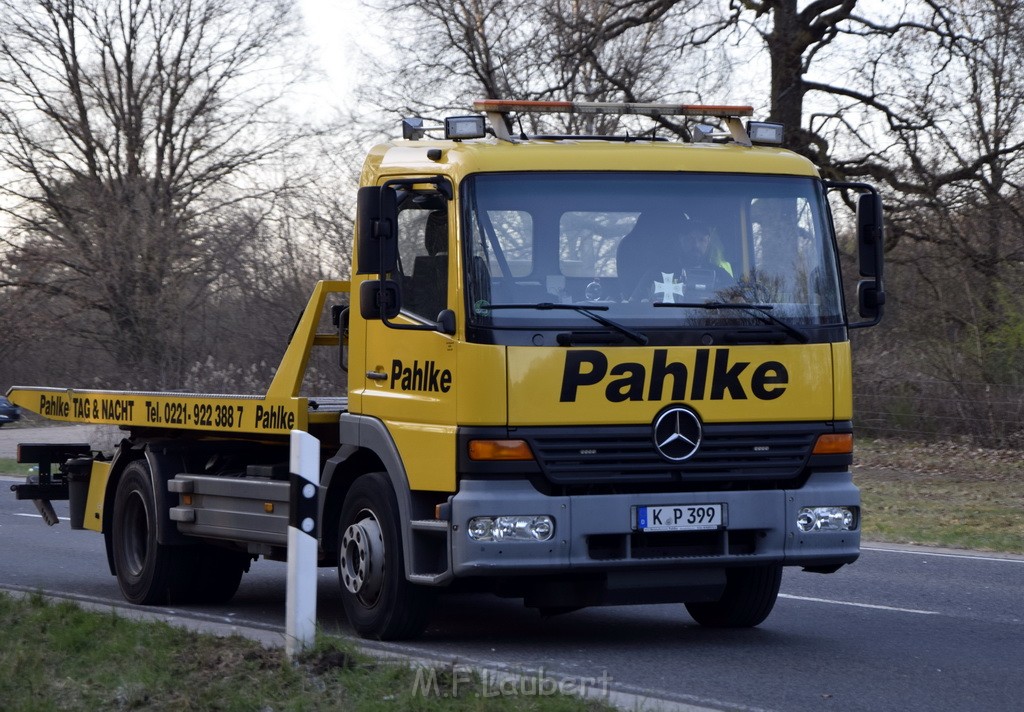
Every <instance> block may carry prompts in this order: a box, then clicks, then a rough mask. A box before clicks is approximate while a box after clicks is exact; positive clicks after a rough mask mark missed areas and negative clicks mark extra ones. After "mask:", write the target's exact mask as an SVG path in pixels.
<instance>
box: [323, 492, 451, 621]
mask: <svg viewBox="0 0 1024 712" xmlns="http://www.w3.org/2000/svg"><path fill="white" fill-rule="evenodd" d="M400 525H401V518H400V516H399V511H398V501H397V499H396V498H395V493H394V490H392V488H391V482H390V480H389V479H388V476H387V475H386V474H385V473H383V472H373V473H370V474H367V475H363V476H361V477H360V478H359V479H357V480H356V481H355V482H354V483H353V484H352V488H351V489H350V490H349V492H348V494H347V495H346V496H345V503H344V504H343V505H342V508H341V519H340V521H339V527H338V580H339V582H340V583H341V602H342V605H343V606H344V608H345V613H346V614H347V615H348V619H349V622H350V623H351V624H352V627H353V628H355V630H356V632H357V633H358V634H359V635H360V636H362V637H364V638H371V639H375V640H402V639H408V638H415V637H416V636H418V635H419V634H420V633H422V632H423V629H424V628H426V625H427V618H428V615H429V612H430V604H431V601H432V599H433V595H432V593H433V592H432V591H431V589H429V588H427V587H424V586H417V585H415V584H411V583H409V582H408V581H407V580H406V578H405V562H404V556H403V553H402V537H401V529H400Z"/></svg>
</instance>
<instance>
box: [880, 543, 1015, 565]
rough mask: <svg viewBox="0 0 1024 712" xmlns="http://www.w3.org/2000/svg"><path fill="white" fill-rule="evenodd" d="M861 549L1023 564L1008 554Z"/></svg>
mask: <svg viewBox="0 0 1024 712" xmlns="http://www.w3.org/2000/svg"><path fill="white" fill-rule="evenodd" d="M860 550H861V551H882V552H885V553H887V554H911V555H913V556H939V557H942V558H945V559H973V560H975V561H999V562H1002V563H1009V564H1024V558H1019V559H1018V558H1010V557H1009V556H1006V557H1002V556H985V555H984V554H946V553H943V552H940V551H918V550H916V549H886V548H883V547H880V546H862V547H861V548H860Z"/></svg>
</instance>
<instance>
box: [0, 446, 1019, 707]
mask: <svg viewBox="0 0 1024 712" xmlns="http://www.w3.org/2000/svg"><path fill="white" fill-rule="evenodd" d="M0 456H2V455H0ZM11 481H13V480H10V479H4V478H0V588H13V589H18V590H23V591H25V590H28V591H31V590H44V591H50V592H56V593H60V594H62V595H70V596H73V597H77V598H79V599H80V600H84V601H92V602H100V603H109V604H111V605H118V606H120V605H122V603H123V602H122V600H121V596H120V593H119V591H118V587H117V582H116V580H115V579H114V578H113V577H112V576H110V575H109V572H108V570H107V567H106V558H105V555H104V553H103V542H102V537H100V536H99V535H97V534H95V533H93V532H87V531H71V530H70V529H69V527H68V525H67V523H66V521H62V522H61V523H60V524H59V525H57V526H55V527H47V526H45V525H44V524H43V522H42V521H41V520H40V519H39V518H38V516H37V515H36V512H35V509H34V508H33V506H32V504H31V503H30V502H18V501H16V500H14V498H13V495H11V494H10V493H9V492H7V488H8V487H7V486H8V483H9V482H11ZM57 511H58V514H61V516H66V511H67V508H66V503H58V504H57ZM285 571H286V567H285V565H283V564H280V563H275V562H265V561H260V562H257V563H256V564H254V565H253V570H252V572H250V573H249V574H247V575H246V577H245V578H244V579H243V582H242V586H241V588H240V590H239V593H238V595H237V596H236V598H235V600H234V601H233V602H232V603H231V604H230V605H228V606H223V607H216V608H201V609H190V610H180V609H179V610H172V609H161V610H163V611H165V612H169V613H176V614H177V615H185V616H189V617H195V618H199V619H201V620H204V621H207V622H211V623H213V622H215V623H227V624H231V625H238V626H253V627H256V628H262V629H270V630H283V626H284V602H285ZM337 590H338V583H337V580H336V578H335V572H334V569H323V570H322V571H321V572H320V578H319V597H318V599H319V600H318V614H319V624H320V626H321V627H322V628H323V629H324V630H325V631H328V632H338V633H341V634H351V633H350V631H349V628H348V626H347V623H346V622H345V620H344V615H343V613H342V612H341V610H340V606H339V604H338V600H337ZM1022 591H1024V557H1000V556H989V555H972V554H970V553H967V552H949V551H938V550H924V549H915V548H905V547H901V548H897V547H889V546H883V545H867V546H865V550H864V553H863V555H862V557H861V559H860V561H858V562H857V563H856V564H854V565H852V566H847V567H845V568H844V569H843V570H841V571H840V572H838V573H836V574H833V575H830V576H822V575H817V574H807V573H801V572H797V571H792V570H787V573H786V576H785V577H784V579H783V593H782V596H781V597H780V599H779V602H778V604H777V606H776V608H775V611H774V612H773V613H772V615H771V616H770V617H769V618H768V620H767V621H766V622H765V623H764V624H762V625H761V626H760V627H758V628H756V629H752V630H740V631H714V630H706V629H703V628H700V627H698V626H697V625H696V624H695V623H693V621H692V620H691V619H690V618H689V617H688V616H687V615H686V613H685V611H684V610H683V608H682V607H681V606H675V605H662V606H630V607H619V608H601V609H589V610H585V611H578V612H575V613H570V614H566V615H563V616H558V617H554V618H548V619H542V618H541V617H540V616H539V615H538V614H537V613H536V612H535V611H532V610H528V609H524V608H522V607H521V606H520V605H519V603H518V602H517V601H510V600H501V599H497V598H494V597H490V596H484V595H460V596H457V597H455V596H452V597H448V598H443V599H441V602H440V603H439V605H438V609H437V612H436V615H435V618H434V621H433V623H432V625H431V626H430V628H429V629H428V630H427V632H426V634H425V636H424V637H423V638H422V639H420V640H418V641H416V642H414V643H405V644H375V647H377V648H379V649H382V650H386V651H390V652H400V653H406V654H410V655H413V656H421V657H427V658H434V659H442V660H448V661H458V662H459V663H464V664H482V665H485V666H488V665H490V666H494V667H505V668H509V667H511V668H521V669H525V670H534V671H536V670H538V669H543V670H544V672H545V674H551V675H562V676H568V677H569V678H570V679H571V678H576V677H582V678H595V679H597V678H600V677H601V676H602V675H607V677H609V678H610V679H611V687H612V689H614V690H619V691H624V692H629V693H637V694H642V695H649V696H653V697H656V698H661V699H665V700H672V701H676V702H679V703H683V704H689V705H695V706H699V707H707V708H715V709H730V710H731V709H738V710H752V709H769V710H793V709H801V710H806V709H814V710H844V712H845V711H852V710H880V709H899V710H922V711H924V710H927V711H928V712H933V711H934V710H958V709H962V710H968V709H969V710H977V709H1000V710H1001V709H1017V708H1019V705H1020V701H1021V699H1024V675H1022V674H1021V670H1022V669H1024V595H1022Z"/></svg>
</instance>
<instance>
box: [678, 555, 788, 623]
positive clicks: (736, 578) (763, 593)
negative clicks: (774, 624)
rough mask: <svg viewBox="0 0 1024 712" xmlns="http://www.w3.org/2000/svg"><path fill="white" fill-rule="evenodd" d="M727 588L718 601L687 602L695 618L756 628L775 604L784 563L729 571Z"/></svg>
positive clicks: (703, 621) (698, 620) (704, 621)
mask: <svg viewBox="0 0 1024 712" xmlns="http://www.w3.org/2000/svg"><path fill="white" fill-rule="evenodd" d="M725 581H726V583H725V591H724V592H723V593H722V597H721V598H720V599H719V600H717V601H708V602H702V603H687V604H686V610H687V612H688V613H689V614H690V615H691V616H692V617H693V619H694V620H695V621H697V622H698V623H700V624H701V625H702V626H705V627H708V628H752V627H754V626H756V625H758V624H760V623H762V622H763V621H764V619H765V618H767V617H768V614H769V613H771V612H772V608H774V607H775V599H776V598H778V595H779V585H780V584H781V583H782V566H778V565H769V566H751V567H746V568H737V569H729V570H727V571H726V579H725Z"/></svg>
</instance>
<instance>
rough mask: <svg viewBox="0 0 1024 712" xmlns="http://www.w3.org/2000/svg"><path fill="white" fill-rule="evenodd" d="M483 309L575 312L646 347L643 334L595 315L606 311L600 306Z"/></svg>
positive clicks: (492, 306)
mask: <svg viewBox="0 0 1024 712" xmlns="http://www.w3.org/2000/svg"><path fill="white" fill-rule="evenodd" d="M485 308H486V309H540V310H542V311H547V310H561V311H574V312H577V313H579V314H582V315H583V316H587V317H590V318H591V319H593V320H594V321H596V322H597V323H598V324H601V325H602V326H607V327H608V328H609V329H613V330H615V331H617V332H619V333H620V334H622V335H623V336H628V337H629V338H631V339H632V340H633V341H635V342H637V343H638V344H640V345H641V346H646V345H647V337H646V336H644V335H643V334H641V333H639V332H637V331H633V330H632V329H630V328H628V327H625V326H623V325H622V324H619V323H617V322H614V321H612V320H611V319H607V318H605V317H603V316H601V315H600V314H595V313H594V312H599V311H608V307H606V306H603V305H601V306H587V307H581V306H578V305H576V304H555V303H553V302H539V303H537V304H488V305H487V306H486V307H485Z"/></svg>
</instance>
